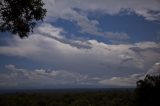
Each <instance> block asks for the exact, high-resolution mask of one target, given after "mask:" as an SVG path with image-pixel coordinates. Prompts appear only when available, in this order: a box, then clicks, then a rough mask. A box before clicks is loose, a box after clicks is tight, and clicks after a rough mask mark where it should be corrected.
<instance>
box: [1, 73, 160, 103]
mask: <svg viewBox="0 0 160 106" xmlns="http://www.w3.org/2000/svg"><path fill="white" fill-rule="evenodd" d="M159 98H160V75H159V76H149V75H147V76H146V77H145V79H144V80H140V81H138V82H137V88H136V89H135V90H125V89H124V90H122V89H120V90H115V89H113V90H101V91H99V90H93V91H83V92H82V91H81V92H80V91H78V92H76V91H74V92H51V91H50V92H48V91H47V92H26V93H22V92H21V93H20V92H19V93H8V94H5V93H4V94H0V106H160V101H159Z"/></svg>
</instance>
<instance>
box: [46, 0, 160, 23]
mask: <svg viewBox="0 0 160 106" xmlns="http://www.w3.org/2000/svg"><path fill="white" fill-rule="evenodd" d="M44 2H45V3H46V7H47V9H48V12H49V16H51V15H55V14H56V16H59V14H63V13H64V11H65V10H67V9H75V8H77V9H80V10H82V11H100V12H103V13H106V14H111V15H115V14H118V13H120V12H121V11H123V10H128V11H131V12H135V13H136V14H138V15H142V16H144V17H145V18H146V19H148V20H159V18H160V17H159V10H160V7H159V5H160V2H159V1H158V0H147V1H146V0H140V1H139V0H134V1H133V0H121V1H117V0H99V1H97V0H92V1H91V0H78V1H74V0H67V1H65V0H45V1H44ZM59 11H61V12H59Z"/></svg>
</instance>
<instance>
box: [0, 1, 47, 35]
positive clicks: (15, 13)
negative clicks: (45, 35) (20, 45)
mask: <svg viewBox="0 0 160 106" xmlns="http://www.w3.org/2000/svg"><path fill="white" fill-rule="evenodd" d="M43 6H44V3H43V2H42V0H0V31H1V32H5V31H9V32H11V33H13V34H18V35H19V36H20V37H21V38H22V37H28V34H29V32H33V28H34V26H35V25H36V22H37V21H39V20H43V18H44V17H45V14H46V9H44V8H43Z"/></svg>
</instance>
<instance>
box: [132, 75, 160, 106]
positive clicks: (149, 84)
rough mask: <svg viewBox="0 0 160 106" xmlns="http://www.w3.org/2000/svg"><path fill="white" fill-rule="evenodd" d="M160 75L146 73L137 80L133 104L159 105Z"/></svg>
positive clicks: (144, 105) (141, 105)
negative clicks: (141, 78)
mask: <svg viewBox="0 0 160 106" xmlns="http://www.w3.org/2000/svg"><path fill="white" fill-rule="evenodd" d="M159 98H160V75H157V76H150V75H147V76H146V77H145V79H144V80H140V81H138V82H137V88H136V89H135V94H134V101H133V103H134V106H160V101H159Z"/></svg>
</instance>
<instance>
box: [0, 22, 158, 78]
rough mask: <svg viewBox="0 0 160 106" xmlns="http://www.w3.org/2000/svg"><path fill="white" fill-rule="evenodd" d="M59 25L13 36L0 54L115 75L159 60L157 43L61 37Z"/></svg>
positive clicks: (64, 67)
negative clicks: (24, 34)
mask: <svg viewBox="0 0 160 106" xmlns="http://www.w3.org/2000/svg"><path fill="white" fill-rule="evenodd" d="M62 34H64V32H63V29H61V28H56V27H54V26H52V25H50V24H45V23H44V24H42V25H41V26H39V27H38V28H36V29H35V33H34V34H32V35H31V36H30V37H29V38H27V39H20V38H18V37H17V36H14V39H12V41H11V42H8V45H4V46H1V47H0V54H1V55H9V56H10V55H11V56H21V57H25V58H28V59H32V60H34V61H38V62H40V63H45V64H47V65H48V66H53V68H56V69H58V70H70V71H73V72H78V73H83V74H89V75H91V76H95V75H96V76H97V77H99V76H101V75H106V77H109V76H116V75H122V73H126V75H130V74H131V73H136V72H138V71H141V72H146V70H148V68H150V67H151V66H152V64H154V63H155V62H157V61H159V59H160V54H159V51H158V50H159V43H155V42H140V43H135V44H117V45H115V44H114V45H113V44H105V43H103V42H98V41H96V40H83V41H82V40H72V39H67V38H65V37H64V36H63V35H62Z"/></svg>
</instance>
